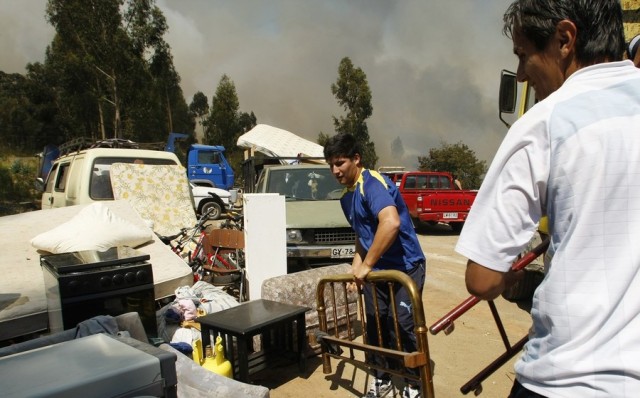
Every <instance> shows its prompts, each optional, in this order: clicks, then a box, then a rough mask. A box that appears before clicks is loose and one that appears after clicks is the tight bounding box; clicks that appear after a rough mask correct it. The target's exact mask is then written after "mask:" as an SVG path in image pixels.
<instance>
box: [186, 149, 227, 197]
mask: <svg viewBox="0 0 640 398" xmlns="http://www.w3.org/2000/svg"><path fill="white" fill-rule="evenodd" d="M195 151H196V152H197V153H196V156H195V159H196V163H195V164H192V163H190V164H189V180H191V181H192V182H193V183H194V184H196V185H211V186H214V187H218V188H222V189H226V188H227V170H226V162H225V159H224V157H223V156H222V154H221V153H220V152H219V151H215V150H208V149H197V150H195Z"/></svg>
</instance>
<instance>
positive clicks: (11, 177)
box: [0, 158, 37, 202]
mask: <svg viewBox="0 0 640 398" xmlns="http://www.w3.org/2000/svg"><path fill="white" fill-rule="evenodd" d="M36 169H37V162H36V160H35V158H33V159H28V160H25V159H15V158H10V159H7V160H5V161H3V162H2V163H1V164H0V187H1V188H0V202H33V201H34V200H35V199H36V196H37V193H36V192H35V190H34V181H35V175H36Z"/></svg>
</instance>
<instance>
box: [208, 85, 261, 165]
mask: <svg viewBox="0 0 640 398" xmlns="http://www.w3.org/2000/svg"><path fill="white" fill-rule="evenodd" d="M211 102H212V103H211V112H210V113H209V117H208V118H207V120H206V122H205V124H204V126H205V130H204V143H205V144H207V145H222V146H224V148H225V150H226V157H227V160H228V161H229V163H231V167H232V168H233V170H234V171H235V172H236V174H238V173H239V170H241V168H242V160H243V154H242V151H241V149H240V148H238V146H237V145H236V142H237V141H238V137H240V135H242V134H244V133H246V132H247V131H249V130H251V129H252V128H253V127H255V126H256V124H257V118H256V116H255V115H254V114H253V112H251V113H250V114H249V113H245V112H240V111H239V108H240V101H238V94H237V93H236V86H235V84H234V83H233V80H231V78H229V76H227V75H226V74H224V75H222V78H220V82H219V83H218V87H217V89H216V93H215V95H214V96H213V98H212V100H211Z"/></svg>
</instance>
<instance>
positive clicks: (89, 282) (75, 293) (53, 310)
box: [40, 246, 158, 337]
mask: <svg viewBox="0 0 640 398" xmlns="http://www.w3.org/2000/svg"><path fill="white" fill-rule="evenodd" d="M149 259H150V256H149V255H148V254H145V253H142V252H140V251H138V250H135V249H133V248H130V247H127V246H119V247H112V248H110V249H107V250H105V251H97V250H83V251H76V252H69V253H60V254H51V255H43V256H41V257H40V265H41V266H42V270H43V275H44V283H45V288H46V292H47V304H48V314H49V329H50V331H51V332H52V333H53V332H59V331H62V330H66V329H72V328H74V327H76V325H77V324H78V323H80V322H82V321H84V320H86V319H89V318H92V317H94V316H97V315H111V316H116V315H120V314H124V313H127V312H137V313H138V314H139V315H140V319H141V320H142V324H143V325H144V328H145V331H146V332H147V335H148V336H149V337H157V334H158V333H157V326H156V317H155V295H154V290H153V269H152V267H151V263H149V262H148V260H149Z"/></svg>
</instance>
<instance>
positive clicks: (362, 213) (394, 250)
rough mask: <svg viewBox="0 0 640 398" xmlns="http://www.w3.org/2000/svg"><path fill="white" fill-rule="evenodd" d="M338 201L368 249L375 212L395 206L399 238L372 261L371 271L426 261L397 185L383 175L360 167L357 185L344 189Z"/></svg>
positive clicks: (374, 227)
mask: <svg viewBox="0 0 640 398" xmlns="http://www.w3.org/2000/svg"><path fill="white" fill-rule="evenodd" d="M340 204H341V205H342V210H343V211H344V214H345V216H346V218H347V220H348V221H349V224H351V227H352V228H353V230H354V231H355V232H356V234H357V235H358V239H359V241H360V244H361V245H362V247H363V248H364V249H365V250H366V251H369V248H370V247H371V245H372V244H373V237H374V235H375V232H376V230H377V228H378V213H379V212H380V211H381V210H382V209H384V208H385V207H387V206H395V207H396V209H397V210H398V215H399V216H400V231H399V233H398V238H397V239H396V240H395V241H394V242H393V244H392V245H391V247H390V248H389V250H387V252H386V253H384V255H383V256H382V257H381V258H380V260H379V261H378V262H377V263H376V264H375V266H374V267H373V270H385V269H397V270H401V271H408V270H410V269H412V268H413V267H415V266H416V265H418V264H423V263H424V262H425V257H424V253H423V252H422V248H421V247H420V242H418V237H417V236H416V233H415V230H414V228H413V223H412V222H411V217H410V215H409V211H408V209H407V205H406V204H405V203H404V200H403V199H402V196H401V195H400V192H399V191H398V188H397V187H396V186H395V184H394V183H392V182H391V180H389V179H388V178H387V177H386V176H383V175H382V174H380V173H378V172H377V171H372V170H369V169H363V170H362V173H360V177H359V178H358V181H357V182H356V184H355V185H354V186H353V187H352V188H348V189H345V190H344V192H343V195H342V197H341V198H340Z"/></svg>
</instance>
